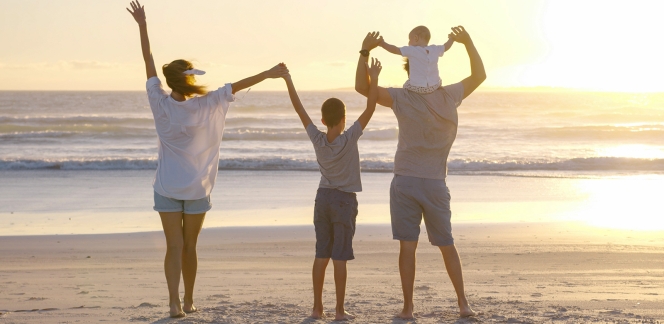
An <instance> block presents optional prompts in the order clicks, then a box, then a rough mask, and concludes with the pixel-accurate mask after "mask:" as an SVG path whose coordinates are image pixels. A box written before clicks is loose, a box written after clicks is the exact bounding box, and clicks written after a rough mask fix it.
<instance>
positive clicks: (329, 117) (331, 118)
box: [320, 98, 346, 127]
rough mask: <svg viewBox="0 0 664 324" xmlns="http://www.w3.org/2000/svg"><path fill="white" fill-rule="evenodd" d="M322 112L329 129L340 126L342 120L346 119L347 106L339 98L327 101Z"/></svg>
mask: <svg viewBox="0 0 664 324" xmlns="http://www.w3.org/2000/svg"><path fill="white" fill-rule="evenodd" d="M320 111H321V113H322V114H323V121H324V122H325V125H326V126H327V127H334V126H337V125H339V123H340V122H341V120H342V119H343V118H344V117H346V105H345V104H344V102H343V101H341V100H339V99H337V98H330V99H327V100H325V102H324V103H323V107H321V109H320Z"/></svg>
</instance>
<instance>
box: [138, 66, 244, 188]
mask: <svg viewBox="0 0 664 324" xmlns="http://www.w3.org/2000/svg"><path fill="white" fill-rule="evenodd" d="M146 88H147V92H148V100H149V102H150V109H151V110H152V114H153V116H154V123H155V127H156V129H157V135H158V137H159V141H158V148H159V156H158V160H157V172H156V174H155V178H154V183H153V187H154V190H155V191H156V192H157V193H158V194H160V195H162V196H164V197H169V198H173V199H179V200H195V199H201V198H205V197H207V196H208V195H209V194H210V192H211V191H212V188H213V187H214V183H215V180H216V179H217V171H218V168H219V146H220V145H221V138H222V136H223V133H224V124H225V120H226V114H227V113H228V107H229V106H230V103H231V102H233V101H234V100H235V97H234V96H233V91H232V87H231V84H230V83H227V84H226V85H225V86H223V87H221V88H219V89H217V90H214V91H210V92H208V93H207V94H206V95H204V96H200V97H194V98H191V99H188V100H185V101H181V102H180V101H176V100H175V99H173V98H172V97H171V96H170V95H169V94H168V93H166V92H165V91H164V89H163V88H162V86H161V81H159V78H157V77H151V78H150V79H148V81H147V82H146Z"/></svg>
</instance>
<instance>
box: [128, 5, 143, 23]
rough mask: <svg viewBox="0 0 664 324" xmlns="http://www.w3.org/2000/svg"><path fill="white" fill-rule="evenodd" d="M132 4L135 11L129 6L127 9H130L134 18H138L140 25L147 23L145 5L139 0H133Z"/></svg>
mask: <svg viewBox="0 0 664 324" xmlns="http://www.w3.org/2000/svg"><path fill="white" fill-rule="evenodd" d="M130 5H131V9H132V10H133V11H132V10H129V8H127V11H129V13H130V14H131V15H132V16H133V17H134V20H136V22H137V23H138V24H139V25H141V24H145V6H141V3H140V2H138V0H136V1H132V2H131V3H130Z"/></svg>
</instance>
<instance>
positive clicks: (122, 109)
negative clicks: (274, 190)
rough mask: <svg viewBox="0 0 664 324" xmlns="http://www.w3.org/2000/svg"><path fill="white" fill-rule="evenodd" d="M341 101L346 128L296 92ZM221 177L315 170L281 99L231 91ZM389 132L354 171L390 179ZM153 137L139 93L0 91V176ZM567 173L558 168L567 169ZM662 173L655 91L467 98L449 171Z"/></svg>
mask: <svg viewBox="0 0 664 324" xmlns="http://www.w3.org/2000/svg"><path fill="white" fill-rule="evenodd" d="M300 96H301V98H302V102H303V104H304V106H305V108H306V109H307V111H308V112H309V114H310V115H311V116H312V119H313V120H314V121H316V124H317V125H318V126H319V127H320V128H323V125H322V123H320V105H321V104H322V102H323V101H324V100H325V99H327V98H329V97H337V98H340V99H341V100H343V101H344V102H345V103H346V105H347V109H348V113H347V114H348V118H347V119H348V121H349V123H348V126H350V124H351V123H352V121H353V120H354V119H355V118H357V117H358V116H359V115H360V113H361V112H362V110H363V109H364V107H365V105H366V101H365V99H364V98H363V97H361V96H360V95H358V94H356V93H355V92H351V91H338V92H302V93H301V94H300ZM238 98H240V99H239V100H237V101H236V102H235V103H234V104H232V106H231V108H230V112H229V115H228V119H227V121H226V130H225V133H224V138H223V143H222V146H221V158H220V161H219V168H220V169H221V170H311V171H315V170H317V164H316V160H315V156H314V154H313V150H312V149H311V144H310V143H309V141H308V138H307V135H306V133H305V131H304V129H303V128H302V126H301V124H300V121H299V119H298V118H297V115H296V114H295V112H294V111H293V108H292V106H291V104H290V101H289V99H288V96H287V93H285V92H249V93H246V94H245V93H244V92H243V93H240V94H238ZM398 132H399V130H398V127H397V123H396V119H395V117H394V115H393V114H392V112H391V110H390V109H389V108H385V107H381V106H379V107H377V110H376V113H375V115H374V117H373V118H372V120H371V122H370V123H369V125H368V127H367V129H366V130H365V131H364V135H363V136H362V138H361V139H360V156H361V165H362V170H363V171H366V172H391V170H392V167H393V157H394V152H395V148H396V143H397V135H398ZM156 141H157V137H156V133H155V130H154V123H153V120H152V116H151V112H150V109H149V106H148V102H147V98H146V95H145V93H143V92H7V91H4V92H0V170H38V169H57V170H141V169H155V168H156V155H157V148H156ZM568 171H569V172H568ZM663 171H664V94H606V93H581V92H540V93H537V92H478V93H475V94H473V95H472V96H470V97H469V98H468V99H467V100H465V101H464V103H463V104H462V105H461V107H460V108H459V130H458V137H457V140H456V142H455V144H454V147H453V148H452V152H451V154H450V157H449V173H450V174H495V173H500V174H508V175H520V174H525V175H531V174H533V172H536V173H537V174H539V175H542V176H576V175H578V174H579V173H581V174H593V173H595V172H654V173H660V172H663Z"/></svg>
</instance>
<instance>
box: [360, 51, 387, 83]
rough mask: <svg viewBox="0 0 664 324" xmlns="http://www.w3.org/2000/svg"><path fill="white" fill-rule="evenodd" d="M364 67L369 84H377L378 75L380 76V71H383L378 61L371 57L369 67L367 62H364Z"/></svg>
mask: <svg viewBox="0 0 664 324" xmlns="http://www.w3.org/2000/svg"><path fill="white" fill-rule="evenodd" d="M364 65H365V66H366V67H367V73H368V74H369V79H370V80H371V83H375V82H377V81H378V75H379V74H380V71H381V70H383V65H382V64H381V63H380V61H379V60H378V59H377V58H373V57H372V58H371V66H369V63H368V62H365V63H364Z"/></svg>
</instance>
